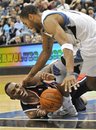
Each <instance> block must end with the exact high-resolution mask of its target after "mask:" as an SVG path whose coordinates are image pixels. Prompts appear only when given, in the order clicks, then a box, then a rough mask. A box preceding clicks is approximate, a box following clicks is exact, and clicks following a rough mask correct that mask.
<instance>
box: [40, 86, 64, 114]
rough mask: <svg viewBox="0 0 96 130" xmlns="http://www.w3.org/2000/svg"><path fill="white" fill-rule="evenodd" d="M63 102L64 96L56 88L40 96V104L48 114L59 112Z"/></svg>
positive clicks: (47, 90)
mask: <svg viewBox="0 0 96 130" xmlns="http://www.w3.org/2000/svg"><path fill="white" fill-rule="evenodd" d="M62 102H63V96H62V95H61V93H60V92H59V90H57V89H54V88H49V89H46V90H45V91H43V93H42V94H41V96H40V104H41V106H42V108H43V109H45V110H46V111H47V112H54V111H56V110H58V109H59V108H60V107H61V105H62Z"/></svg>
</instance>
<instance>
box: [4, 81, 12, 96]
mask: <svg viewBox="0 0 96 130" xmlns="http://www.w3.org/2000/svg"><path fill="white" fill-rule="evenodd" d="M10 84H11V82H8V83H7V84H6V85H5V92H6V94H7V95H9V94H8V93H7V88H8V86H9V85H10Z"/></svg>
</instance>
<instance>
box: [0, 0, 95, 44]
mask: <svg viewBox="0 0 96 130" xmlns="http://www.w3.org/2000/svg"><path fill="white" fill-rule="evenodd" d="M29 4H33V5H35V6H37V7H38V9H39V10H40V12H43V11H44V10H47V9H50V10H52V9H55V10H65V9H73V10H78V11H81V12H83V13H86V14H87V15H90V17H93V18H94V19H95V20H96V0H0V45H1V46H2V45H16V44H30V43H41V42H42V38H41V35H40V34H37V33H36V32H35V30H31V29H29V28H27V27H26V26H25V25H24V24H23V23H22V22H21V21H20V17H19V13H20V12H21V10H22V8H23V7H24V6H27V5H29Z"/></svg>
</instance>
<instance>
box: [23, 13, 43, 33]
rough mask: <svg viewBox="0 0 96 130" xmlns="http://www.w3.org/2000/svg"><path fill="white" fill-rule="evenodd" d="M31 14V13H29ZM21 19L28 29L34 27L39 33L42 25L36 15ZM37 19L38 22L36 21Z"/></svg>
mask: <svg viewBox="0 0 96 130" xmlns="http://www.w3.org/2000/svg"><path fill="white" fill-rule="evenodd" d="M31 16H32V15H31ZM21 21H22V22H23V23H24V24H25V25H26V26H27V27H28V28H30V29H32V30H33V29H34V30H35V31H36V32H37V33H40V31H41V29H42V26H41V24H40V21H39V19H38V16H36V17H31V18H21ZM37 21H38V22H37Z"/></svg>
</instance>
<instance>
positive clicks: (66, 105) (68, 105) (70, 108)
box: [47, 96, 78, 118]
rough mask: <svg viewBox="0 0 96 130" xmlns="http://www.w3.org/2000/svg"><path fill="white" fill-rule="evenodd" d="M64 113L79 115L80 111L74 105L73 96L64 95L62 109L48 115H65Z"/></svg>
mask: <svg viewBox="0 0 96 130" xmlns="http://www.w3.org/2000/svg"><path fill="white" fill-rule="evenodd" d="M64 115H69V116H77V115H78V112H77V110H76V108H75V107H74V105H73V104H72V101H71V96H69V97H63V104H62V106H61V107H60V109H58V110H57V111H55V112H53V113H52V112H50V113H48V115H47V116H48V117H49V118H50V117H54V116H64Z"/></svg>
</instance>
